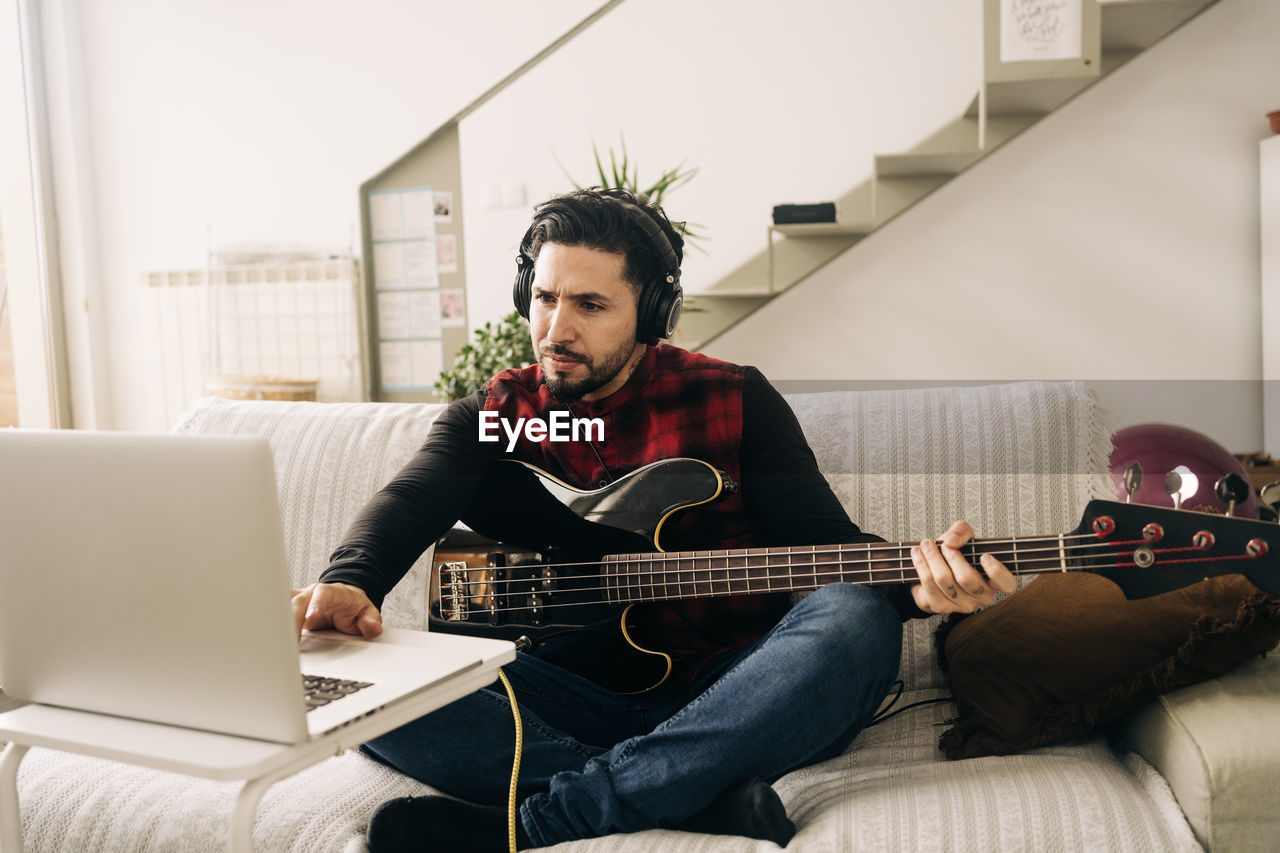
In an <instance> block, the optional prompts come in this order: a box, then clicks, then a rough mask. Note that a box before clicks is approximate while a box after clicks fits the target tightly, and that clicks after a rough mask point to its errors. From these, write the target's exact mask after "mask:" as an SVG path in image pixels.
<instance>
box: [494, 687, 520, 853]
mask: <svg viewBox="0 0 1280 853" xmlns="http://www.w3.org/2000/svg"><path fill="white" fill-rule="evenodd" d="M498 679H499V680H500V681H502V686H503V687H505V688H507V699H508V701H510V703H511V716H512V718H513V719H515V721H516V757H515V760H514V761H512V763H511V790H510V792H509V793H508V794H507V847H508V848H510V850H511V853H516V780H518V779H519V778H520V753H521V752H523V751H524V728H523V727H522V726H521V725H520V708H519V707H518V706H517V705H516V692H515V690H513V689H511V682H510V681H507V674H506V673H505V672H503V671H502V670H501V669H499V670H498Z"/></svg>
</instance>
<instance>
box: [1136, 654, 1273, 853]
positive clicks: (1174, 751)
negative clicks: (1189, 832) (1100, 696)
mask: <svg viewBox="0 0 1280 853" xmlns="http://www.w3.org/2000/svg"><path fill="white" fill-rule="evenodd" d="M1277 696H1280V657H1278V656H1277V655H1270V656H1268V657H1265V658H1259V659H1256V660H1252V661H1249V662H1248V663H1246V664H1244V665H1243V666H1241V667H1240V668H1239V669H1237V670H1235V671H1234V672H1230V673H1227V674H1226V675H1223V676H1221V677H1219V678H1214V679H1212V680H1210V681H1206V682H1203V683H1201V684H1196V685H1193V686H1190V687H1184V688H1182V689H1181V690H1175V691H1173V692H1172V693H1168V694H1165V695H1164V696H1161V697H1160V698H1159V700H1158V701H1156V702H1151V703H1148V704H1147V705H1144V706H1143V707H1142V708H1140V709H1139V710H1137V711H1135V712H1134V713H1133V714H1130V715H1128V716H1127V717H1126V718H1125V719H1124V720H1122V721H1121V724H1120V727H1119V728H1120V734H1121V738H1122V739H1123V741H1124V743H1125V745H1126V746H1128V747H1129V748H1130V749H1132V750H1134V751H1135V752H1137V753H1138V754H1140V755H1141V756H1142V757H1143V758H1145V759H1146V760H1147V761H1149V762H1150V763H1151V764H1152V765H1153V766H1154V767H1155V769H1156V770H1158V771H1159V772H1160V773H1161V775H1163V776H1164V778H1165V779H1166V780H1168V784H1169V787H1170V788H1171V789H1172V790H1173V793H1174V796H1176V797H1177V800H1178V804H1179V805H1180V806H1181V807H1182V810H1183V812H1185V814H1186V816H1187V821H1188V823H1190V824H1191V828H1192V829H1193V830H1194V831H1195V834H1196V837H1197V838H1198V839H1199V841H1200V843H1201V844H1203V845H1204V846H1205V849H1207V850H1213V851H1223V853H1245V851H1257V853H1262V851H1270V850H1274V849H1275V847H1276V838H1280V787H1277V786H1276V784H1275V774H1276V767H1280V738H1277V737H1276V732H1277V731H1280V702H1277V701H1276V697H1277Z"/></svg>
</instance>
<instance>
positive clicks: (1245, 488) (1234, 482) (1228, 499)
mask: <svg viewBox="0 0 1280 853" xmlns="http://www.w3.org/2000/svg"><path fill="white" fill-rule="evenodd" d="M1252 489H1253V487H1252V486H1250V485H1249V481H1248V480H1246V479H1245V478H1244V477H1243V476H1242V475H1240V474H1239V473H1238V472H1236V471H1232V472H1231V473H1230V474H1227V475H1226V476H1224V477H1221V478H1219V479H1218V482H1216V483H1214V484H1213V493H1214V494H1215V495H1217V496H1218V500H1220V501H1222V502H1223V503H1224V504H1226V505H1227V515H1235V514H1236V507H1237V506H1239V505H1240V504H1242V503H1244V502H1245V501H1247V500H1249V493H1250V491H1252Z"/></svg>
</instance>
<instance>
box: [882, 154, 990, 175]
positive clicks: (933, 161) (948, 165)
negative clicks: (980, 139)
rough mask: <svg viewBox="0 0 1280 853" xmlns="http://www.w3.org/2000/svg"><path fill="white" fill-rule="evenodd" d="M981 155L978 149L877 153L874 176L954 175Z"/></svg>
mask: <svg viewBox="0 0 1280 853" xmlns="http://www.w3.org/2000/svg"><path fill="white" fill-rule="evenodd" d="M981 157H982V152H981V151H980V150H978V149H971V150H967V151H919V152H909V153H907V154H877V155H876V178H877V179H879V180H882V179H884V178H915V177H924V176H927V175H947V176H955V175H958V174H960V173H961V172H963V171H964V170H965V169H967V168H969V166H971V165H973V163H974V162H975V161H977V160H978V159H980V158H981Z"/></svg>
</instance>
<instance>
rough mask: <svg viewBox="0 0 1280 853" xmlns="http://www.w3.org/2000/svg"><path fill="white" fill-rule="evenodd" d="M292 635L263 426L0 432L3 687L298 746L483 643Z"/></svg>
mask: <svg viewBox="0 0 1280 853" xmlns="http://www.w3.org/2000/svg"><path fill="white" fill-rule="evenodd" d="M335 544H336V543H335ZM424 627H425V626H424ZM295 631H296V629H295V626H294V620H293V615H292V609H291V607H290V604H289V580H288V570H287V568H286V564H285V553H284V537H283V533H282V529H281V522H280V510H279V505H278V503H277V498H276V482H275V472H274V468H273V465H272V458H271V450H270V447H269V446H268V444H267V442H266V440H265V439H262V438H250V437H205V436H199V437H198V436H170V435H136V434H125V433H109V432H76V431H49V432H40V431H23V430H0V685H3V686H4V691H5V693H7V694H8V695H10V696H11V697H13V698H16V699H23V700H27V701H30V702H38V703H42V704H46V705H54V706H59V707H64V708H71V709H75V710H81V711H93V712H97V713H101V714H112V715H117V716H121V717H128V718H132V719H140V720H147V721H150V722H158V723H166V724H170V725H177V726H185V727H189V728H194V729H203V730H207V731H213V732H219V733H224V734H232V735H238V736H242V737H251V738H257V739H261V740H267V741H274V742H279V743H299V742H302V741H305V740H306V739H308V738H309V737H316V736H319V735H321V734H324V733H327V732H329V731H332V730H333V729H335V728H338V727H340V726H343V725H345V724H346V723H348V722H351V721H353V720H355V719H358V718H360V717H363V716H365V715H367V714H371V713H375V712H377V711H378V710H380V709H382V708H385V707H387V706H388V705H390V704H391V703H394V702H396V701H397V700H398V699H401V698H403V697H405V696H408V695H411V694H418V693H419V692H420V691H424V690H430V689H432V688H433V687H436V686H440V685H445V684H446V683H448V682H450V681H451V680H452V677H453V676H456V675H458V674H460V673H466V672H468V671H469V670H472V669H474V668H477V667H479V666H480V664H481V662H482V660H484V659H486V658H488V659H492V658H493V656H494V652H493V649H492V648H490V641H484V640H481V641H475V640H474V638H464V637H454V636H450V635H441V634H432V635H425V634H418V633H417V632H408V633H409V634H411V635H412V639H413V643H412V644H400V643H396V642H394V641H392V640H391V639H390V638H389V637H387V636H384V637H382V638H379V639H378V640H375V641H372V642H370V641H364V640H361V639H359V638H354V637H347V636H346V635H341V634H338V633H337V632H332V631H326V632H316V633H312V632H306V633H304V635H303V639H302V642H301V644H299V642H298V639H297V636H296V633H295ZM388 633H389V634H395V633H403V632H388ZM507 645H509V644H507ZM302 675H307V676H317V677H320V678H321V679H323V681H321V682H320V683H318V684H313V685H311V686H312V687H313V688H317V689H318V690H319V693H320V694H321V695H319V696H315V695H313V696H312V697H311V698H310V699H308V698H307V697H305V696H304V683H303V679H302V678H301V677H300V676H302ZM313 692H314V691H313Z"/></svg>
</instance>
